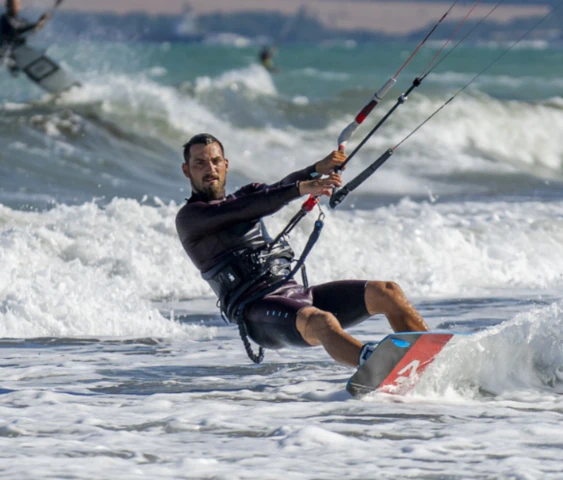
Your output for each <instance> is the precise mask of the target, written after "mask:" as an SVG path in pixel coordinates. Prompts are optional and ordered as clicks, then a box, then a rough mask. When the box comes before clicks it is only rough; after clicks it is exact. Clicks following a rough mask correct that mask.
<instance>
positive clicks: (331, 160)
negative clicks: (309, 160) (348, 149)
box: [315, 150, 347, 175]
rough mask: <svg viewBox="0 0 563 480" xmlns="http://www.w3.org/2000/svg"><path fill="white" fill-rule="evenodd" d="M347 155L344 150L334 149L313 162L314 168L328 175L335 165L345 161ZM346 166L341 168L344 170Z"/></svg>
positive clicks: (338, 165)
mask: <svg viewBox="0 0 563 480" xmlns="http://www.w3.org/2000/svg"><path fill="white" fill-rule="evenodd" d="M346 158H347V155H346V153H345V152H344V151H340V150H335V151H334V152H332V153H331V154H330V155H327V156H326V157H325V158H323V159H322V160H320V161H318V162H317V163H316V164H315V170H316V171H317V172H318V173H320V174H321V175H330V174H331V173H332V172H334V170H335V169H336V168H337V167H340V165H342V164H343V163H344V162H345V161H346ZM345 169H346V167H344V168H343V170H345Z"/></svg>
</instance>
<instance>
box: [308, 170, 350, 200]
mask: <svg viewBox="0 0 563 480" xmlns="http://www.w3.org/2000/svg"><path fill="white" fill-rule="evenodd" d="M341 186H342V177H341V176H340V174H338V173H331V174H330V175H329V176H328V177H327V178H318V179H316V180H307V181H305V182H299V194H300V195H313V196H315V197H316V196H320V195H327V196H330V195H332V191H333V188H334V187H341Z"/></svg>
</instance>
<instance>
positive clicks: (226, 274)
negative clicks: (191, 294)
mask: <svg viewBox="0 0 563 480" xmlns="http://www.w3.org/2000/svg"><path fill="white" fill-rule="evenodd" d="M323 219H324V214H323V213H322V212H321V214H320V215H319V218H318V219H317V221H316V222H315V226H314V229H313V232H311V235H310V236H309V239H308V241H307V244H306V245H305V248H304V249H303V252H302V253H301V255H300V257H299V259H297V260H295V253H294V251H293V249H292V248H291V246H290V245H289V243H288V241H287V238H286V235H285V234H284V235H281V234H280V235H278V236H277V237H276V239H274V240H272V239H271V238H270V237H269V236H268V234H267V233H266V231H265V228H264V224H263V223H262V221H261V220H260V221H259V222H257V224H256V226H255V227H254V228H252V229H251V230H250V231H249V232H247V234H246V235H245V240H246V242H247V245H248V246H246V247H243V248H240V249H236V250H234V251H233V252H231V253H230V254H228V255H227V256H226V257H225V258H223V259H222V260H221V261H220V262H219V263H218V264H217V265H216V266H214V267H213V268H211V269H210V270H208V271H207V272H204V273H202V278H203V279H204V280H205V281H207V283H208V284H209V286H210V287H211V288H212V289H213V291H214V292H215V294H216V295H217V297H218V298H219V300H218V306H219V308H220V310H221V316H222V317H223V319H224V320H225V321H226V322H227V323H234V324H237V325H238V327H239V333H240V336H241V339H242V342H243V344H244V347H245V350H246V353H247V355H248V357H249V358H250V359H251V360H252V361H253V362H254V363H257V364H259V363H261V362H262V360H263V359H264V348H263V347H262V346H260V348H259V350H258V354H255V353H254V351H253V350H252V346H251V345H250V341H249V339H248V331H247V329H246V324H245V321H244V311H245V308H246V307H247V306H248V305H249V304H250V303H252V302H255V301H257V300H260V299H261V298H264V297H265V296H266V295H268V294H270V293H272V292H274V291H275V290H277V289H278V288H280V287H281V286H283V285H285V284H286V283H287V282H288V281H289V280H291V279H292V278H293V277H294V276H295V275H296V273H297V272H298V271H299V270H301V274H302V278H303V284H304V286H305V287H307V286H308V281H307V273H306V269H305V260H306V259H307V256H308V255H309V253H310V252H311V250H312V249H313V246H314V245H315V243H316V242H317V240H318V239H319V236H320V234H321V230H322V228H323V226H324V222H323ZM284 232H285V230H284ZM258 233H259V234H260V236H261V237H262V238H264V237H265V238H264V241H263V242H262V243H261V244H259V245H256V238H257V234H258ZM282 233H283V232H282ZM294 263H295V264H294ZM293 264H294V265H293ZM261 284H263V285H264V287H263V288H258V287H259V286H260V285H261ZM256 289H257V290H256ZM245 294H248V295H245Z"/></svg>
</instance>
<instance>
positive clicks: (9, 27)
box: [2, 14, 49, 39]
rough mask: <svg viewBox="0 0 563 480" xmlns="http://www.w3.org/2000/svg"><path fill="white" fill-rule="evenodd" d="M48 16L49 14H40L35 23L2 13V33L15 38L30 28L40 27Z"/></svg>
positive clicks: (29, 30)
mask: <svg viewBox="0 0 563 480" xmlns="http://www.w3.org/2000/svg"><path fill="white" fill-rule="evenodd" d="M48 18H49V16H48V15H47V14H45V15H42V16H41V18H40V19H39V20H38V21H37V22H36V23H30V22H28V21H27V20H23V19H19V18H15V17H9V16H7V15H4V16H3V17H2V20H3V21H2V27H3V28H2V35H3V36H6V37H9V38H12V39H16V38H17V37H19V36H21V35H24V34H26V33H28V32H31V31H32V30H36V29H37V30H38V29H40V28H41V27H42V26H43V25H44V24H45V21H46V20H48Z"/></svg>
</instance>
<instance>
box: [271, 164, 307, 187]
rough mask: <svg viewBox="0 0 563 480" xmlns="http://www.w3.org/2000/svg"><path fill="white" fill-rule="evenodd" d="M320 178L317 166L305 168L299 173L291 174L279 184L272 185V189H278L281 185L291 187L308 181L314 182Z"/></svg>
mask: <svg viewBox="0 0 563 480" xmlns="http://www.w3.org/2000/svg"><path fill="white" fill-rule="evenodd" d="M316 176H318V174H317V170H316V169H315V165H311V166H310V167H307V168H304V169H303V170H298V171H297V172H293V173H290V174H289V175H288V176H287V177H285V178H282V179H281V180H280V181H279V182H277V183H274V184H272V185H270V187H276V186H279V185H289V184H291V183H295V182H305V181H307V180H312V179H313V178H315V177H316Z"/></svg>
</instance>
